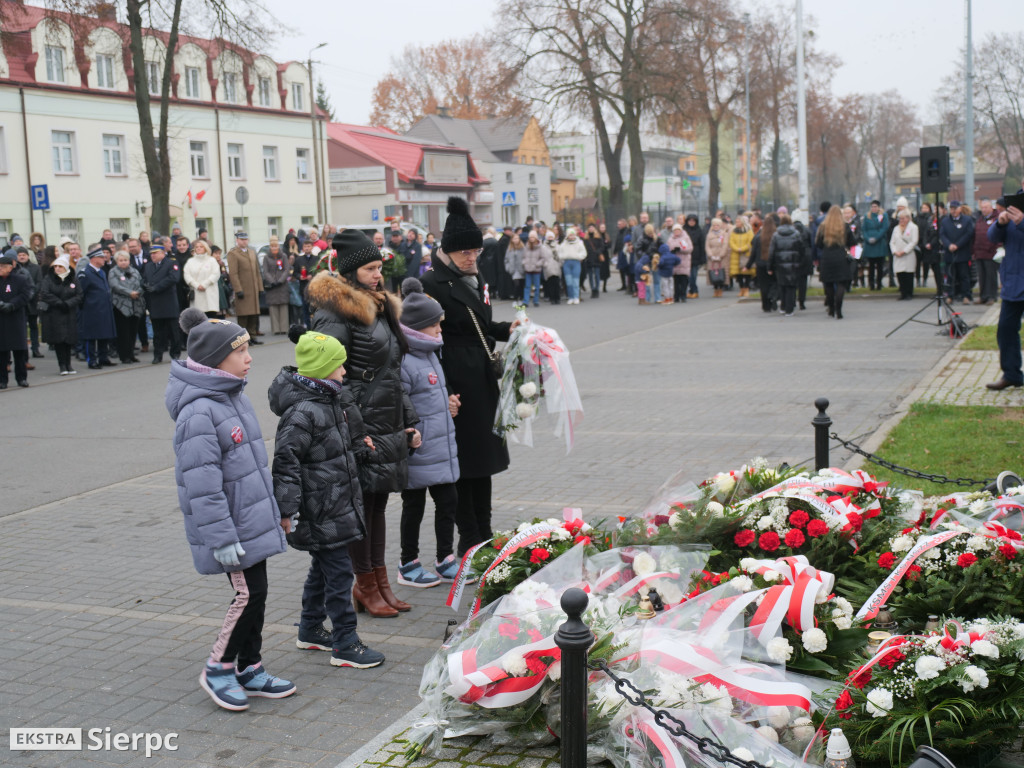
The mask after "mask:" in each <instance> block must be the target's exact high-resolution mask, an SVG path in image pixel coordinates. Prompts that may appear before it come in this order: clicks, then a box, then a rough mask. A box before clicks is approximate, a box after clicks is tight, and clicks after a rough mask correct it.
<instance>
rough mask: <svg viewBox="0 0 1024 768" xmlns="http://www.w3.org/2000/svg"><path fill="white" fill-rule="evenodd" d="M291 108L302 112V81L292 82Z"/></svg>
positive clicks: (303, 109)
mask: <svg viewBox="0 0 1024 768" xmlns="http://www.w3.org/2000/svg"><path fill="white" fill-rule="evenodd" d="M292 109H294V110H295V111H296V112H304V111H305V108H304V107H303V98H302V83H292Z"/></svg>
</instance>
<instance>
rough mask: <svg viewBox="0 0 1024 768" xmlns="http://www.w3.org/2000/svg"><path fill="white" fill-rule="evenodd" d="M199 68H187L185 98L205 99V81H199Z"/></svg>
mask: <svg viewBox="0 0 1024 768" xmlns="http://www.w3.org/2000/svg"><path fill="white" fill-rule="evenodd" d="M199 78H200V75H199V67H185V98H186V99H201V98H203V81H202V80H200V79H199Z"/></svg>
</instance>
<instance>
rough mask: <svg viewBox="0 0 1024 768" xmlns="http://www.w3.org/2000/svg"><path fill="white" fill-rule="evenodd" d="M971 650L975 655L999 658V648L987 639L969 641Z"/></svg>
mask: <svg viewBox="0 0 1024 768" xmlns="http://www.w3.org/2000/svg"><path fill="white" fill-rule="evenodd" d="M971 651H972V652H973V653H974V654H976V655H977V656H987V657H988V658H990V659H998V658H999V648H998V647H997V646H996V644H995V643H992V642H989V641H988V640H975V641H974V642H973V643H971Z"/></svg>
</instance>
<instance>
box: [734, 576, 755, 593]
mask: <svg viewBox="0 0 1024 768" xmlns="http://www.w3.org/2000/svg"><path fill="white" fill-rule="evenodd" d="M729 584H730V585H731V586H732V588H733V589H735V590H736V591H737V592H749V591H750V590H752V589H753V588H754V580H753V579H751V578H750V577H749V576H737V577H736V578H735V579H730V580H729Z"/></svg>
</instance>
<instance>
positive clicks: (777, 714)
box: [768, 707, 789, 728]
mask: <svg viewBox="0 0 1024 768" xmlns="http://www.w3.org/2000/svg"><path fill="white" fill-rule="evenodd" d="M768 723H769V724H770V725H771V726H772V728H785V727H786V726H787V725H789V707H768Z"/></svg>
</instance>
